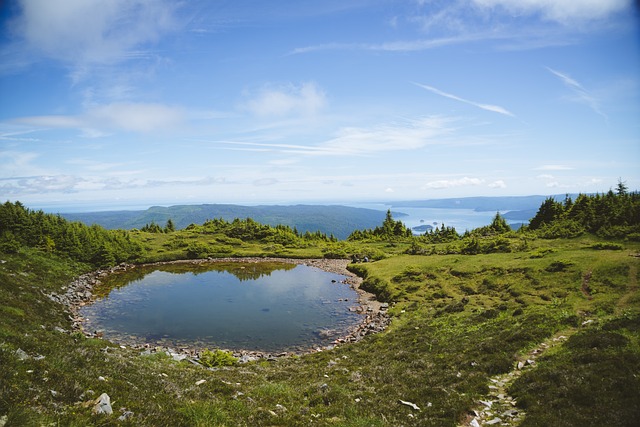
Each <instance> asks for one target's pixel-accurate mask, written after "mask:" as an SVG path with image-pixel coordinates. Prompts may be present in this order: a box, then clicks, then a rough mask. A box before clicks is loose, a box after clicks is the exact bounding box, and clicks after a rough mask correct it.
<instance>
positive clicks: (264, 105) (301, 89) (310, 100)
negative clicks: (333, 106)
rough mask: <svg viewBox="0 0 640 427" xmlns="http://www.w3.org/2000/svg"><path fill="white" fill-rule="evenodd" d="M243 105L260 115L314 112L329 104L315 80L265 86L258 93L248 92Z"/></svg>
mask: <svg viewBox="0 0 640 427" xmlns="http://www.w3.org/2000/svg"><path fill="white" fill-rule="evenodd" d="M247 96H248V97H249V99H247V100H246V101H245V102H244V104H243V105H242V107H243V108H244V109H247V110H249V111H250V112H252V113H253V114H256V115H258V116H263V117H264V116H284V115H288V114H314V113H316V112H318V111H319V110H321V109H322V108H323V107H324V106H325V105H326V104H327V98H326V95H325V93H324V91H323V90H322V89H320V88H319V87H318V85H317V84H315V83H313V82H307V83H303V84H301V85H293V84H289V85H286V86H273V85H269V86H265V87H263V88H262V89H260V90H259V91H258V93H257V94H247Z"/></svg>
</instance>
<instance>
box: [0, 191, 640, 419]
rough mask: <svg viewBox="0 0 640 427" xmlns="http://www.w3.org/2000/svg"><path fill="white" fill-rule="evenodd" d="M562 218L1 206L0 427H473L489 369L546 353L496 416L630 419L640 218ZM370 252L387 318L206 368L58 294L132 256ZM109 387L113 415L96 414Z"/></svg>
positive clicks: (360, 269) (486, 396) (637, 386)
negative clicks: (181, 216)
mask: <svg viewBox="0 0 640 427" xmlns="http://www.w3.org/2000/svg"><path fill="white" fill-rule="evenodd" d="M634 194H635V195H636V196H637V193H631V195H634ZM617 197H618V199H616V200H619V201H624V200H623V199H624V197H631V196H629V195H628V194H627V193H623V194H618V195H617ZM634 197H635V196H634ZM636 199H637V197H635V198H634V199H633V203H631V206H632V211H633V209H636V210H637V200H636ZM583 202H584V201H583ZM596 206H597V204H596ZM552 208H557V206H556V207H552ZM554 212H555V211H554ZM554 212H552V214H550V215H551V216H550V217H549V218H546V219H544V220H543V221H540V224H538V225H537V227H532V228H529V229H524V230H521V231H518V232H515V231H509V230H508V229H505V228H504V227H503V224H502V222H501V221H500V218H499V215H497V218H496V221H494V224H492V226H489V227H485V229H480V230H477V231H476V232H472V233H468V234H466V235H457V234H456V235H452V234H451V233H446V230H441V231H442V232H441V233H440V235H434V233H431V235H427V236H411V235H410V233H408V232H407V230H406V229H403V227H401V226H399V225H398V223H397V222H395V221H394V220H393V218H391V217H390V216H389V217H388V218H387V220H385V223H383V224H382V225H381V226H380V227H378V228H376V229H373V230H362V231H361V232H359V233H356V234H354V235H352V236H351V237H350V238H349V239H347V240H337V239H335V238H333V237H331V236H329V237H328V236H326V235H324V234H322V233H316V234H312V233H311V234H309V233H307V235H300V234H299V233H297V232H295V230H291V229H290V228H288V227H271V226H263V225H261V224H258V223H256V222H253V221H250V220H238V221H234V222H227V221H222V220H211V221H207V222H205V223H204V224H201V225H197V224H193V225H191V226H188V227H186V228H185V229H182V230H173V229H166V228H165V229H163V228H160V227H159V229H156V230H148V231H131V232H124V231H106V230H102V229H99V228H98V227H93V228H90V227H86V226H82V225H80V224H78V223H69V222H67V221H65V220H63V219H61V218H59V217H54V216H49V215H46V214H41V213H36V212H32V211H29V210H28V209H26V208H24V207H22V206H21V205H19V206H18V205H17V204H10V203H7V204H5V205H4V206H3V208H2V210H1V212H0V213H1V214H2V216H0V220H1V221H2V222H1V223H2V224H3V229H2V230H0V232H1V233H2V234H1V235H2V239H1V240H0V250H1V251H2V253H0V424H2V425H5V426H31V425H33V426H40V425H61V426H86V425H101V426H106V425H136V426H138V425H148V426H161V425H173V426H292V425H293V426H297V425H300V426H307V425H318V426H457V425H469V423H470V421H471V420H472V419H473V418H474V416H475V415H476V413H477V412H478V411H480V410H482V407H483V404H482V403H481V401H485V402H486V401H488V400H491V399H494V397H492V384H493V382H492V379H495V378H496V377H498V376H500V375H504V374H508V373H510V372H514V371H516V370H518V368H517V366H518V363H519V362H523V361H526V359H527V358H528V357H529V356H528V355H529V354H531V351H532V350H534V349H539V348H542V349H543V350H544V351H541V352H540V354H539V356H538V357H537V358H536V360H535V363H534V364H533V366H529V367H528V368H527V369H522V372H521V373H520V374H519V375H518V376H517V378H514V380H513V381H511V382H509V383H507V384H505V385H504V389H505V393H506V394H508V395H509V397H510V398H512V399H513V400H512V401H513V404H512V407H513V408H514V411H517V412H518V414H519V417H518V418H517V419H515V420H509V419H508V417H505V416H504V415H502V414H500V413H495V414H493V415H495V416H496V417H501V418H502V421H503V422H505V423H506V422H509V423H511V424H509V425H522V426H549V425H554V426H573V425H576V426H577V425H580V426H584V425H590V426H613V425H615V426H625V425H628V426H631V425H636V423H637V421H638V420H639V419H640V334H639V333H638V332H639V329H640V292H639V291H638V270H639V267H640V242H639V241H638V240H640V239H637V234H638V233H637V229H638V227H637V223H633V222H631V223H625V224H604V225H603V224H599V226H598V227H597V228H594V226H593V224H586V223H585V222H584V221H583V222H581V221H582V220H580V219H579V218H578V216H577V212H578V211H577V210H576V211H575V212H574V213H575V214H576V215H574V216H573V217H570V215H569V214H570V213H571V206H570V205H569V206H567V204H566V203H565V204H564V206H563V209H561V211H560V212H555V213H554ZM633 212H635V211H633ZM542 214H544V215H546V214H547V211H546V210H545V209H544V205H543V206H542V207H541V211H540V212H539V215H538V216H544V215H542ZM554 215H555V216H554ZM632 215H636V217H637V213H635V214H632ZM538 216H537V217H538ZM594 218H597V215H596V216H595V217H594ZM539 219H540V218H539ZM594 221H595V220H594ZM559 224H564V225H559ZM38 227H39V228H38ZM576 227H577V228H576ZM625 227H626V228H625ZM561 230H564V231H566V233H565V232H564V231H563V232H562V233H560V231H561ZM38 233H40V234H39V235H37V234H38ZM553 234H563V236H562V237H556V236H554V235H553ZM34 236H35V237H34ZM47 236H48V238H47ZM74 248H75V249H74ZM365 256H366V257H367V258H368V260H369V262H352V263H351V264H349V267H348V268H349V269H350V270H351V271H352V272H354V273H356V274H357V275H359V276H360V277H362V279H363V282H362V287H363V288H364V289H366V290H368V291H369V292H372V293H374V294H375V295H377V298H378V299H379V300H380V301H384V302H388V303H389V309H388V312H389V315H390V317H391V323H390V325H389V326H388V328H387V329H386V330H385V331H384V332H381V333H377V334H372V335H368V336H366V337H365V338H363V339H362V340H361V341H359V342H357V343H351V344H343V345H338V346H337V347H335V348H334V349H330V350H324V351H320V352H316V353H313V354H308V355H304V356H292V357H282V358H277V359H275V360H266V359H263V360H259V361H254V362H249V363H244V364H240V363H237V361H236V360H234V359H233V358H229V357H227V356H228V355H227V354H223V352H218V351H215V350H216V349H211V351H210V352H208V354H207V363H200V364H198V363H191V362H189V361H187V360H182V361H175V360H174V359H173V358H172V357H171V356H169V355H167V354H165V353H163V352H158V353H152V354H145V352H142V351H140V350H136V349H132V348H129V347H124V348H123V347H122V346H120V345H118V344H117V343H111V342H108V341H106V340H102V339H99V338H87V337H85V335H83V334H82V333H80V332H79V331H74V330H73V328H72V325H71V320H70V318H69V313H68V312H67V309H66V307H64V306H63V305H61V304H59V303H58V302H56V301H55V298H51V297H50V296H51V294H52V293H54V294H64V292H65V290H66V287H67V286H68V284H69V283H70V282H71V281H72V280H73V279H74V278H75V277H77V276H79V275H80V274H82V273H85V272H89V271H92V270H95V269H97V268H103V267H106V266H109V265H115V264H117V263H120V262H134V263H142V262H152V261H168V260H176V259H189V258H191V259H195V258H206V257H212V258H219V257H291V258H348V259H352V258H353V259H356V258H357V259H358V260H362V259H363V258H364V257H365ZM560 336H561V337H563V339H562V341H558V343H557V344H556V345H553V346H549V347H548V348H546V347H540V346H541V343H545V342H553V339H554V338H557V337H560ZM205 365H206V366H205ZM102 393H107V394H108V395H109V396H110V398H111V406H112V408H113V414H111V415H104V414H101V415H97V414H94V413H93V407H94V405H95V401H96V399H97V398H98V396H100V395H101V394H102ZM473 411H476V413H474V412H473ZM498 425H500V424H498Z"/></svg>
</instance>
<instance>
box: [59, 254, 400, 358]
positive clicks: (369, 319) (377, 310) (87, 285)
mask: <svg viewBox="0 0 640 427" xmlns="http://www.w3.org/2000/svg"><path fill="white" fill-rule="evenodd" d="M223 262H234V263H260V262H279V263H288V264H297V265H306V266H309V267H315V268H319V269H321V270H324V271H327V272H330V273H335V274H340V275H342V276H344V277H345V279H344V280H343V283H345V284H348V285H349V286H350V287H351V288H352V289H353V290H355V291H356V292H357V294H358V305H357V306H356V307H355V308H354V309H355V310H357V312H358V313H361V314H362V315H363V319H362V321H361V322H360V323H358V324H356V325H355V326H354V327H353V328H352V329H351V330H350V331H348V333H347V334H346V335H345V336H340V337H337V338H336V339H335V340H334V341H333V342H332V343H331V344H329V345H325V346H324V347H314V348H308V349H304V350H300V351H283V352H279V353H269V352H262V351H253V350H243V349H230V350H229V349H223V350H227V351H231V352H232V353H233V354H234V356H235V357H237V358H238V359H239V360H240V362H249V361H254V360H260V359H267V360H271V359H273V358H276V357H284V356H291V355H303V354H309V353H315V352H318V351H322V350H327V349H332V348H334V347H335V346H337V345H340V344H344V343H350V342H357V341H359V340H360V339H362V338H363V337H364V336H366V335H369V334H372V333H377V332H381V331H383V330H384V329H385V328H386V326H387V325H388V323H389V317H388V315H387V313H386V311H385V306H383V305H382V304H381V303H380V302H379V301H377V300H376V299H375V296H374V295H373V294H371V293H368V292H366V291H363V290H362V289H361V288H360V285H361V283H362V278H360V277H358V276H357V275H355V274H353V273H351V272H350V271H348V270H347V265H348V264H349V262H350V261H349V260H346V259H322V258H314V259H296V258H267V257H264V258H263V257H246V258H207V259H197V260H176V261H166V262H156V263H147V264H125V263H122V264H120V265H118V266H115V267H111V268H109V269H104V270H96V271H93V272H91V273H87V274H83V275H81V276H79V277H77V278H76V279H75V280H74V281H73V282H71V283H70V284H69V285H68V286H67V287H66V289H65V294H64V295H57V294H51V295H49V297H50V298H51V299H53V300H55V301H57V302H59V303H61V304H63V305H65V306H66V308H67V310H68V313H69V320H70V321H71V322H72V325H73V330H74V331H75V332H81V333H82V334H83V335H84V336H86V337H89V338H102V334H101V332H100V331H88V330H85V327H84V326H85V325H84V323H83V318H82V316H81V315H80V314H79V310H80V308H81V307H83V306H85V305H87V304H91V303H93V302H94V300H95V299H96V296H95V295H94V288H95V287H97V286H99V285H101V283H102V280H105V279H106V278H107V277H108V276H109V275H111V274H114V273H119V272H124V271H127V270H129V269H132V268H138V267H153V266H162V265H170V264H191V265H203V264H210V263H223ZM110 342H113V343H115V344H119V345H120V346H121V347H131V348H134V349H140V350H143V354H152V353H155V352H165V353H167V354H169V355H171V356H172V357H173V358H174V359H176V360H182V359H185V358H186V359H188V360H192V361H193V360H194V359H195V360H197V359H198V357H199V355H200V353H201V352H202V351H203V350H204V348H195V347H189V346H181V347H179V348H171V347H164V346H158V345H157V344H156V343H148V342H130V341H129V342H124V341H122V342H120V341H118V340H114V339H111V340H110Z"/></svg>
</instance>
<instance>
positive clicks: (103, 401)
mask: <svg viewBox="0 0 640 427" xmlns="http://www.w3.org/2000/svg"><path fill="white" fill-rule="evenodd" d="M93 413H94V414H96V415H101V414H104V415H111V414H113V408H112V407H111V398H110V397H109V395H108V394H107V393H102V394H101V395H100V397H98V398H97V399H96V401H95V405H94V406H93Z"/></svg>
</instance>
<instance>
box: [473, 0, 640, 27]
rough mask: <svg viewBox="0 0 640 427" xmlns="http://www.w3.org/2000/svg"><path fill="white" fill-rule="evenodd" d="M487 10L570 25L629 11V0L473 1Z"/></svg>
mask: <svg viewBox="0 0 640 427" xmlns="http://www.w3.org/2000/svg"><path fill="white" fill-rule="evenodd" d="M473 3H475V4H476V5H478V6H481V7H485V8H495V7H502V8H504V9H506V10H507V11H508V12H510V13H513V14H523V13H524V14H541V15H542V16H543V17H544V18H545V19H547V20H551V21H556V22H560V23H562V24H570V23H574V22H576V21H581V22H584V21H591V20H598V19H603V18H606V17H608V16H610V15H612V14H614V13H619V12H622V11H624V10H625V9H628V8H629V7H630V5H631V3H632V2H631V1H629V0H582V1H577V0H473Z"/></svg>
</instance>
